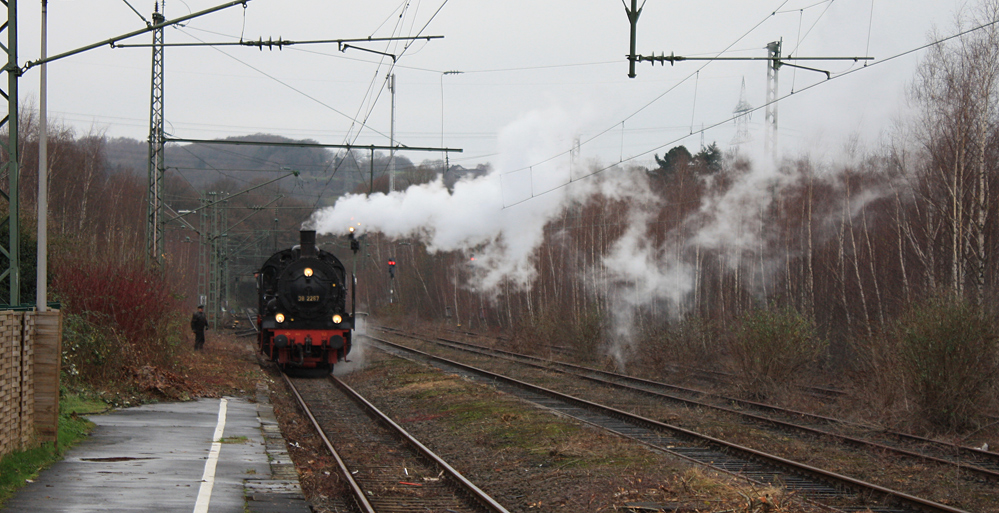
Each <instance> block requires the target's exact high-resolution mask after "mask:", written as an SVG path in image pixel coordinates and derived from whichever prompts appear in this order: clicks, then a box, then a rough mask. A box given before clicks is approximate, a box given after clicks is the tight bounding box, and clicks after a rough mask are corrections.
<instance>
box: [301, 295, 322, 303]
mask: <svg viewBox="0 0 999 513" xmlns="http://www.w3.org/2000/svg"><path fill="white" fill-rule="evenodd" d="M315 301H319V296H298V302H299V303H312V302H315Z"/></svg>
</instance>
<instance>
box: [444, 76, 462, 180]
mask: <svg viewBox="0 0 999 513" xmlns="http://www.w3.org/2000/svg"><path fill="white" fill-rule="evenodd" d="M462 73H464V71H457V70H451V71H445V72H443V73H441V147H442V148H443V147H444V76H445V75H460V74H462ZM450 155H451V154H450V153H448V152H446V151H445V152H444V169H443V170H442V173H444V175H445V176H446V175H447V170H448V168H449V167H451V162H450V158H449V157H450Z"/></svg>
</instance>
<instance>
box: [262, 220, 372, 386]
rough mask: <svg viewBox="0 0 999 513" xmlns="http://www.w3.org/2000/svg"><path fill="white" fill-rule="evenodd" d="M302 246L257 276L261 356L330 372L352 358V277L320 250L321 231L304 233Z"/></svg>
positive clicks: (269, 263)
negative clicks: (349, 297)
mask: <svg viewBox="0 0 999 513" xmlns="http://www.w3.org/2000/svg"><path fill="white" fill-rule="evenodd" d="M299 241H300V243H299V245H297V246H294V247H292V248H289V249H285V250H281V251H279V252H277V253H275V254H274V255H273V256H271V257H270V258H268V259H267V261H266V262H264V265H263V266H262V267H261V268H260V271H259V272H257V273H256V279H257V298H258V301H259V309H258V310H257V311H258V312H259V313H258V314H257V327H258V328H259V329H258V333H259V335H258V336H259V342H260V352H261V354H263V356H264V357H265V358H268V359H270V360H271V361H274V362H277V364H278V365H279V366H280V367H281V368H282V369H283V370H305V371H313V372H324V373H329V372H330V371H332V370H333V364H335V363H337V362H339V361H342V360H344V359H345V358H346V357H347V354H349V353H350V347H351V343H350V342H351V340H350V339H351V332H352V330H353V329H354V314H353V313H348V312H347V308H346V307H347V272H346V269H344V266H343V264H342V263H340V260H339V259H338V258H337V257H336V256H334V255H333V254H332V253H329V252H327V251H323V250H321V249H319V248H318V247H317V246H316V232H315V231H313V230H302V231H301V232H300V239H299ZM352 281H353V282H354V283H352V284H351V292H353V286H354V285H356V278H352ZM351 304H352V308H353V300H352V301H351Z"/></svg>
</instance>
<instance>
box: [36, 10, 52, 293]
mask: <svg viewBox="0 0 999 513" xmlns="http://www.w3.org/2000/svg"><path fill="white" fill-rule="evenodd" d="M48 25H49V1H48V0H42V45H41V50H42V59H44V58H45V57H46V56H48V44H49V42H48ZM47 68H48V64H42V69H41V74H40V75H41V76H40V77H39V83H40V85H39V87H38V89H39V92H38V249H37V252H36V254H35V255H36V256H35V258H36V261H37V262H38V264H37V266H36V272H35V280H36V282H35V291H36V292H35V310H37V311H38V312H45V311H46V310H47V309H48V304H47V302H48V261H49V253H48V241H49V239H48V222H49V149H48V144H49V121H48V117H49V109H48V69H47Z"/></svg>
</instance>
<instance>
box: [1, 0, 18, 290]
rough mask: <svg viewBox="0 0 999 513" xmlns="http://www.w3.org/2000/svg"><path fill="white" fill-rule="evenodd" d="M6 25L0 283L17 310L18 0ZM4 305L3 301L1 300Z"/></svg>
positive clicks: (9, 8)
mask: <svg viewBox="0 0 999 513" xmlns="http://www.w3.org/2000/svg"><path fill="white" fill-rule="evenodd" d="M4 3H5V4H7V22H6V23H4V24H3V26H0V33H3V31H4V30H6V31H7V46H6V47H5V48H4V47H3V45H0V52H2V53H6V54H7V65H6V66H4V68H3V72H4V73H7V90H6V91H3V90H0V94H2V95H3V96H4V98H6V99H7V115H6V116H5V117H4V118H3V119H0V128H2V127H3V126H4V125H6V126H7V134H8V137H7V141H6V142H5V143H4V145H3V151H4V153H6V154H7V155H6V157H7V160H6V162H4V163H3V166H2V167H0V174H5V175H7V185H8V186H7V190H6V191H0V196H2V197H3V199H6V200H7V215H6V217H4V218H3V219H0V225H4V224H5V225H7V230H8V233H9V237H8V239H7V241H6V243H7V244H6V247H4V241H0V253H2V254H3V256H4V257H6V258H7V262H8V264H7V269H4V270H3V274H0V282H2V281H4V280H7V283H8V284H9V287H10V289H9V290H10V297H9V303H8V305H9V306H20V304H21V258H20V240H21V223H20V220H19V218H18V215H19V214H20V208H21V207H20V201H19V199H20V193H19V190H18V183H19V180H20V168H19V164H18V162H19V158H20V153H19V152H18V145H17V142H18V135H19V134H18V127H17V121H18V119H17V116H18V110H17V99H18V95H17V81H18V78H20V76H21V69H20V67H19V66H18V64H17V0H6V1H5V2H4ZM0 301H3V298H0Z"/></svg>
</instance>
